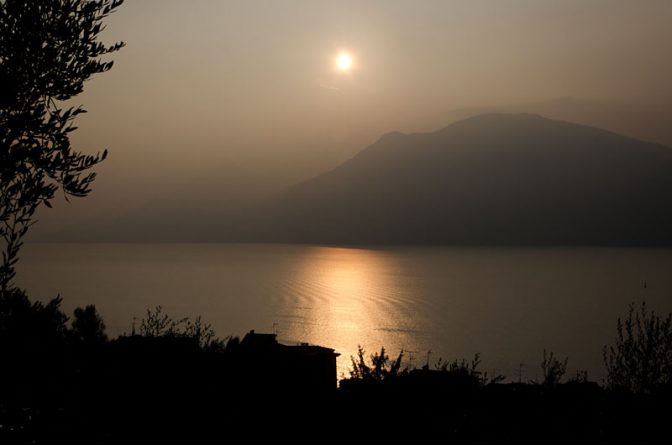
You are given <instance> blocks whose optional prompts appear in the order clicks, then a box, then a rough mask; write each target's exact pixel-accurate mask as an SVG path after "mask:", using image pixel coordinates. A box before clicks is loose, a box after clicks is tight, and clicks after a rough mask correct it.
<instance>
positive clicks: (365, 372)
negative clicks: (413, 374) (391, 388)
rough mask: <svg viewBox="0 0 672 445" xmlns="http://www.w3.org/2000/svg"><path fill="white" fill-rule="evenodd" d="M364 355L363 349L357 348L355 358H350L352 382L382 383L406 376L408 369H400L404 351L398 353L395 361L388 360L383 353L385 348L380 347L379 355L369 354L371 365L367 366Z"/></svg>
mask: <svg viewBox="0 0 672 445" xmlns="http://www.w3.org/2000/svg"><path fill="white" fill-rule="evenodd" d="M364 354H365V352H364V349H363V348H362V347H361V346H358V347H357V357H352V356H351V357H350V361H351V362H352V368H351V369H350V378H351V379H353V380H363V381H366V382H383V381H389V380H393V379H396V378H398V377H400V376H403V375H406V374H408V368H403V369H402V368H401V363H402V360H403V357H404V351H401V352H399V355H398V356H397V358H396V359H394V360H390V357H389V356H388V355H387V354H386V353H385V348H384V347H382V348H380V352H379V353H374V354H371V356H370V360H371V365H369V364H367V362H366V358H365V357H364Z"/></svg>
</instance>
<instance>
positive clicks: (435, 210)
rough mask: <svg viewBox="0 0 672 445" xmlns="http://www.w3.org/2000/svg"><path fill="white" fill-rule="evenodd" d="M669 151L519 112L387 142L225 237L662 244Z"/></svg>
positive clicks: (670, 198)
mask: <svg viewBox="0 0 672 445" xmlns="http://www.w3.org/2000/svg"><path fill="white" fill-rule="evenodd" d="M671 203H672V149H671V148H669V147H665V146H662V145H659V144H654V143H648V142H642V141H639V140H636V139H633V138H629V137H625V136H620V135H617V134H614V133H611V132H608V131H605V130H600V129H597V128H593V127H588V126H583V125H578V124H572V123H568V122H562V121H555V120H550V119H546V118H543V117H541V116H537V115H529V114H485V115H480V116H476V117H472V118H469V119H465V120H462V121H460V122H457V123H454V124H452V125H449V126H448V127H445V128H443V129H440V130H438V131H436V132H433V133H415V134H402V133H388V134H386V135H384V136H383V137H381V138H380V139H379V140H378V141H377V142H375V143H374V144H372V145H371V146H369V147H367V148H366V149H364V150H362V151H361V152H360V153H359V154H357V155H356V156H355V157H353V158H352V159H350V160H349V161H347V162H345V163H343V164H342V165H340V166H338V167H337V168H335V169H333V170H331V171H329V172H327V173H325V174H322V175H320V176H317V177H315V178H313V179H310V180H308V181H305V182H303V183H300V184H298V185H296V186H295V187H293V188H292V189H291V190H290V191H289V192H287V193H285V194H283V195H281V196H280V197H279V198H278V199H276V200H274V201H272V202H270V203H269V204H268V205H267V206H266V207H265V208H264V209H260V210H258V211H256V212H253V213H252V214H249V215H248V216H247V217H246V218H245V219H244V220H243V221H242V222H241V223H240V224H239V226H238V228H233V229H230V230H225V231H224V233H222V237H223V238H224V239H225V240H231V241H233V240H235V241H256V242H300V243H329V244H457V245H650V246H658V245H672V204H671Z"/></svg>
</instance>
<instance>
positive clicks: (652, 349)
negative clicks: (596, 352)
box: [603, 303, 672, 394]
mask: <svg viewBox="0 0 672 445" xmlns="http://www.w3.org/2000/svg"><path fill="white" fill-rule="evenodd" d="M616 331H617V335H616V339H615V344H614V345H612V346H609V347H606V346H605V347H604V350H603V359H604V364H605V366H606V368H607V384H608V385H609V386H610V387H612V388H625V389H628V390H630V391H632V392H635V393H645V394H650V393H653V392H655V391H656V389H658V388H659V387H660V386H663V385H670V384H671V383H672V314H668V315H667V317H661V316H659V315H657V314H656V313H655V312H653V311H652V310H651V311H650V310H648V309H647V307H646V303H642V304H641V306H640V307H639V309H638V310H636V309H635V305H634V303H633V304H631V305H630V310H629V312H628V318H627V319H625V320H621V318H620V317H619V318H618V321H617V323H616Z"/></svg>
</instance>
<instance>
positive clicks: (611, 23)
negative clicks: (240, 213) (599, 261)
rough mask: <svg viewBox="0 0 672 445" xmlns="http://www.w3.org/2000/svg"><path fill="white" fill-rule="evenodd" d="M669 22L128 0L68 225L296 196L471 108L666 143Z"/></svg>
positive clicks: (503, 8) (546, 7)
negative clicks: (347, 60) (341, 58)
mask: <svg viewBox="0 0 672 445" xmlns="http://www.w3.org/2000/svg"><path fill="white" fill-rule="evenodd" d="M670 23H672V1H670V0H639V1H635V0H629V1H626V0H562V1H557V0H491V1H487V0H481V1H478V0H469V1H466V0H452V1H451V0H425V1H399V0H398V1H368V2H366V1H358V2H351V1H343V0H339V1H314V0H305V1H299V0H296V1H280V0H274V1H253V0H241V1H224V0H190V1H184V0H135V1H134V0H127V2H126V4H124V5H123V6H122V8H121V9H120V10H119V11H118V13H116V14H115V15H114V16H113V17H111V18H110V20H109V21H108V29H107V31H106V33H105V38H106V39H108V41H109V42H111V41H114V40H124V41H125V42H126V43H127V47H126V48H124V49H123V50H122V51H121V52H119V53H117V54H115V55H114V60H115V62H116V64H115V67H114V69H113V70H112V71H111V72H109V73H107V74H103V75H100V76H98V77H97V78H96V79H95V80H93V81H91V82H90V83H89V84H88V85H87V89H86V92H85V93H84V94H83V95H81V96H80V97H78V98H77V99H76V102H78V103H83V104H84V105H85V106H86V108H87V109H88V110H89V111H90V113H89V114H87V115H85V116H84V117H83V118H82V119H81V121H80V122H79V124H80V125H79V126H80V130H79V131H78V133H77V134H76V136H75V143H76V146H77V148H79V149H81V150H83V151H93V150H95V149H97V148H106V147H107V148H109V149H110V152H111V156H110V159H109V160H108V161H106V162H105V165H104V166H101V168H100V169H99V171H100V175H101V176H100V178H99V181H98V183H97V185H96V188H97V190H96V192H94V194H93V195H92V196H91V197H89V198H87V199H86V200H83V202H82V203H77V204H75V205H73V206H69V208H68V209H66V211H67V214H68V215H74V217H79V216H78V215H80V214H82V213H87V214H89V215H90V216H95V215H96V213H98V212H105V211H108V210H109V209H114V211H123V210H124V209H132V208H134V207H138V206H142V205H145V203H147V202H148V201H149V200H152V199H162V198H161V197H162V196H170V195H171V194H172V193H179V190H186V189H189V187H192V186H193V184H194V183H200V184H201V187H205V188H215V189H216V188H218V187H222V188H228V189H231V188H239V189H241V188H245V187H239V185H240V184H241V183H245V181H246V180H247V181H249V182H253V183H254V184H255V187H256V186H259V187H260V188H261V189H263V188H264V186H267V187H275V186H277V185H278V184H289V183H291V182H293V181H294V180H297V179H301V178H303V177H306V176H310V175H313V174H315V173H316V172H319V171H321V170H323V169H326V168H330V167H331V166H334V165H336V164H337V163H339V162H341V161H342V160H344V159H347V158H348V157H349V156H351V155H352V154H353V153H355V152H356V151H358V150H359V149H361V148H363V147H364V146H366V145H368V144H369V143H371V142H373V141H374V140H375V139H377V138H378V137H379V136H380V135H381V134H382V133H385V132H388V131H392V130H399V131H428V130H433V129H436V128H439V127H441V126H444V125H446V124H448V123H449V122H450V121H451V120H454V119H455V116H456V113H455V110H460V109H464V108H469V109H472V108H475V109H491V108H502V107H514V108H515V109H516V110H521V109H524V108H525V104H544V103H546V102H548V101H553V100H554V99H557V98H563V97H565V98H566V97H572V98H575V99H574V101H572V102H570V103H569V105H568V103H567V101H566V100H565V101H564V102H563V101H560V102H558V103H561V106H560V108H562V107H564V108H563V109H564V111H563V112H562V113H564V114H562V117H563V118H566V119H568V120H576V121H581V120H583V121H588V122H586V123H594V124H599V123H602V121H604V126H611V127H612V128H610V129H612V130H616V131H621V132H624V133H626V134H628V133H629V134H633V133H637V134H633V135H634V136H639V137H645V138H648V139H652V140H655V139H656V138H657V139H658V140H660V139H662V138H664V137H667V136H666V135H667V134H669V135H670V138H671V140H672V130H670V127H672V122H671V121H670V118H671V117H672V113H671V112H670V103H672V86H671V83H670V82H671V81H670V79H672V26H670ZM340 50H347V51H349V52H350V53H351V54H352V56H353V59H354V67H353V69H352V70H351V71H350V72H349V73H347V74H344V73H341V72H337V70H336V69H335V66H334V63H335V57H336V56H337V54H338V52H339V51H340ZM554 103H556V102H551V104H554ZM576 104H579V105H580V106H579V105H576ZM614 104H615V105H614ZM544 106H546V105H543V106H542V105H539V107H541V109H548V110H550V111H549V114H553V113H554V110H556V108H558V107H555V105H551V106H550V107H549V106H546V108H544ZM554 107H555V108H554ZM530 108H534V107H533V106H532V105H530ZM574 108H576V109H577V111H576V118H575V119H572V116H566V115H567V114H570V115H571V114H572V113H573V110H574ZM593 109H596V110H598V111H597V113H598V114H599V113H602V115H603V116H602V118H599V117H598V118H593V117H592V116H593V115H594V112H593ZM600 110H601V111H600ZM633 110H634V111H633ZM530 111H534V110H530ZM640 111H641V112H640ZM624 113H625V114H624ZM628 113H629V114H628ZM457 114H459V112H458V113H457ZM612 115H613V116H612ZM605 116H606V117H605ZM614 116H615V117H614ZM619 116H620V120H619ZM630 116H634V118H632V119H631V118H630ZM651 116H654V118H652V117H651ZM551 117H553V116H551ZM591 119H592V121H591ZM600 119H602V120H600ZM634 121H637V122H638V123H636V122H634ZM619 122H620V123H619ZM621 125H622V126H623V128H614V127H620V126H621ZM666 132H669V133H666ZM661 142H667V141H661ZM251 189H254V187H252V186H250V190H251ZM251 193H253V192H251ZM84 201H85V202H84ZM61 207H62V206H61ZM73 208H74V210H73ZM106 209H107V210H106ZM61 212H62V210H60V209H57V210H55V211H54V212H52V216H51V217H50V218H53V219H58V218H59V214H61ZM72 217H73V216H67V217H65V218H72ZM42 219H43V220H44V217H43V218H42Z"/></svg>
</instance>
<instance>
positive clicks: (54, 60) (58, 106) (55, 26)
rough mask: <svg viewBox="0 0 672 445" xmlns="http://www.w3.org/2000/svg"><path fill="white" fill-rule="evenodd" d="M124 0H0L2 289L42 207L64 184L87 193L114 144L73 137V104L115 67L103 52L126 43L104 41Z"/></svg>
mask: <svg viewBox="0 0 672 445" xmlns="http://www.w3.org/2000/svg"><path fill="white" fill-rule="evenodd" d="M122 3H123V0H40V1H25V0H0V85H1V86H2V87H1V88H0V237H1V238H2V240H3V244H4V245H3V255H2V264H0V295H4V294H5V293H6V292H7V291H8V290H9V289H10V288H11V286H12V284H11V283H12V279H13V277H14V275H15V271H14V266H15V264H16V262H17V260H18V253H19V249H20V248H21V245H22V239H23V237H24V236H25V234H26V233H27V231H28V229H29V227H30V226H31V225H32V223H34V220H33V217H34V215H35V211H36V210H37V209H38V207H39V206H40V205H41V204H44V205H46V206H47V207H51V204H50V201H51V200H52V199H53V198H54V196H55V194H56V192H57V191H58V190H59V189H60V190H62V192H63V194H64V196H65V198H66V199H67V198H68V197H70V196H75V197H81V196H86V195H87V194H88V193H89V192H90V191H91V184H92V183H93V181H94V179H95V173H93V172H90V169H91V168H92V167H93V166H95V165H96V164H98V163H99V162H101V161H102V160H103V159H105V157H106V155H107V151H103V152H102V153H98V154H95V155H85V154H82V153H80V152H78V151H75V150H74V149H73V148H72V146H71V144H70V134H71V133H72V132H73V131H74V130H76V127H75V126H74V121H75V118H76V117H77V116H78V115H80V114H82V113H84V112H85V110H84V109H83V108H82V107H81V106H66V105H64V101H67V100H69V99H71V98H73V97H74V96H76V95H78V94H79V93H81V92H82V91H83V89H84V82H86V81H87V80H88V79H90V78H91V77H92V76H93V75H95V74H98V73H103V72H105V71H108V70H109V69H110V68H112V63H113V62H111V61H104V60H103V59H102V57H103V56H105V55H107V54H109V53H112V52H115V51H117V50H119V49H120V48H121V47H122V46H123V45H124V44H123V43H116V44H114V45H111V46H107V45H104V44H103V43H101V42H100V41H99V36H100V33H101V32H102V31H103V29H104V25H103V21H104V19H105V18H106V17H108V16H109V15H110V14H111V13H112V12H114V11H115V10H116V9H117V8H118V7H119V6H120V5H121V4H122Z"/></svg>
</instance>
